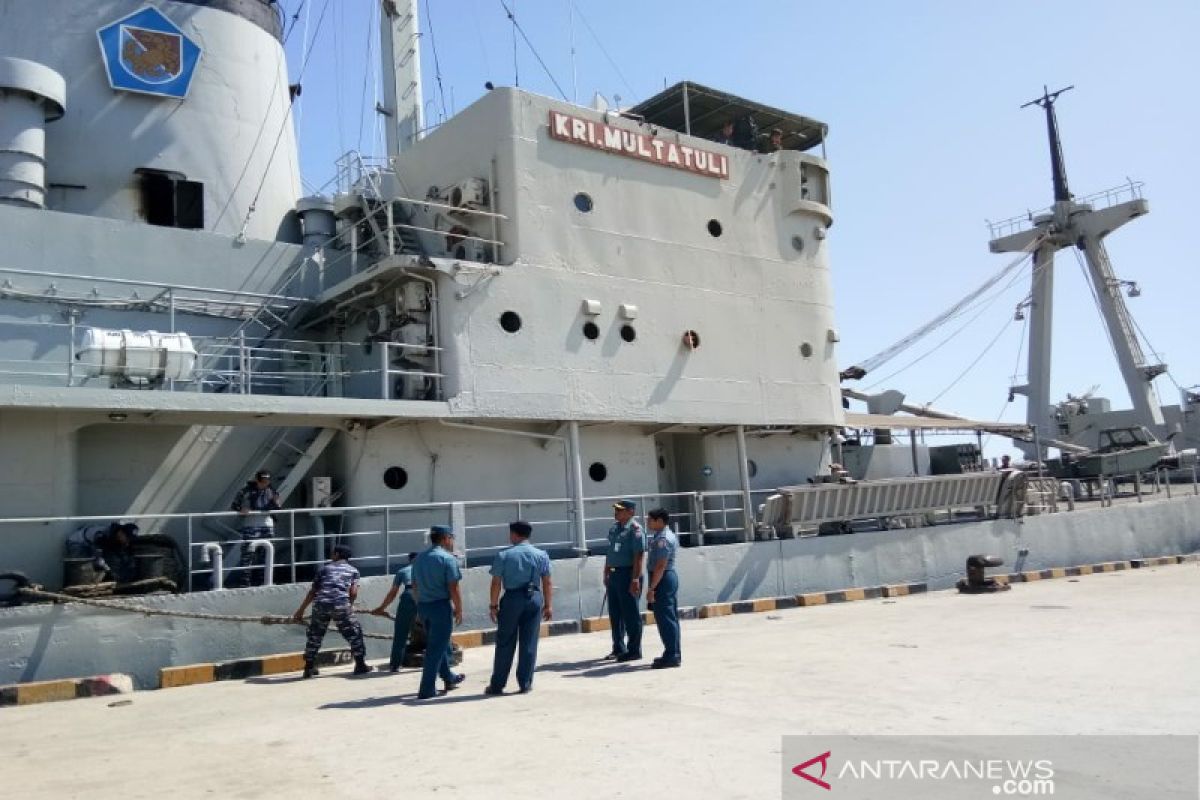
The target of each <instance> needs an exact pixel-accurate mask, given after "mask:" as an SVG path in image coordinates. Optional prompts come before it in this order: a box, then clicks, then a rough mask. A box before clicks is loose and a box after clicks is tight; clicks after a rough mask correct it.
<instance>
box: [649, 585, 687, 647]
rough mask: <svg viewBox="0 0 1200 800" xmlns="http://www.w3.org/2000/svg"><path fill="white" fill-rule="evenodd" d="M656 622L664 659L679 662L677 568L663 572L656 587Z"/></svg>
mask: <svg viewBox="0 0 1200 800" xmlns="http://www.w3.org/2000/svg"><path fill="white" fill-rule="evenodd" d="M654 624H655V625H657V626H658V635H659V637H661V638H662V643H663V656H662V657H663V660H664V661H674V662H675V663H679V662H681V661H682V660H683V656H682V655H681V654H680V650H679V576H678V575H676V574H675V570H673V569H668V570H667V571H666V572H664V573H663V576H662V579H660V580H659V582H658V586H657V587H655V589H654Z"/></svg>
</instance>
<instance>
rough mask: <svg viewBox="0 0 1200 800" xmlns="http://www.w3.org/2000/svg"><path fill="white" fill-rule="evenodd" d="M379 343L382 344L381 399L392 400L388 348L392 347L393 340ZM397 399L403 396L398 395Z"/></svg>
mask: <svg viewBox="0 0 1200 800" xmlns="http://www.w3.org/2000/svg"><path fill="white" fill-rule="evenodd" d="M379 344H380V345H382V346H381V347H380V348H379V393H380V394H379V398H380V399H381V400H390V399H391V392H390V391H389V388H390V387H389V386H388V378H389V377H390V376H389V375H388V368H389V366H390V365H389V362H388V348H390V347H391V342H380V343H379ZM396 399H397V400H399V399H401V398H399V397H397V398H396Z"/></svg>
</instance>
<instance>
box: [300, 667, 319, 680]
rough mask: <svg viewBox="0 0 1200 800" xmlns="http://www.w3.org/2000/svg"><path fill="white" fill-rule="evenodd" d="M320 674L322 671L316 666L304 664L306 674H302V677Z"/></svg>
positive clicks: (312, 676)
mask: <svg viewBox="0 0 1200 800" xmlns="http://www.w3.org/2000/svg"><path fill="white" fill-rule="evenodd" d="M320 674H321V672H320V671H319V670H318V669H317V668H316V667H315V666H313V665H312V664H305V665H304V675H302V676H301V677H303V678H314V677H316V676H317V675H320Z"/></svg>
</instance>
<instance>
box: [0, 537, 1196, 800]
mask: <svg viewBox="0 0 1200 800" xmlns="http://www.w3.org/2000/svg"><path fill="white" fill-rule="evenodd" d="M1197 631H1200V563H1197V562H1195V561H1189V562H1186V563H1184V564H1181V565H1177V566H1165V567H1148V568H1143V569H1138V570H1132V571H1123V572H1113V573H1106V574H1102V575H1090V576H1084V577H1080V578H1077V579H1071V578H1068V579H1060V580H1052V581H1040V582H1036V583H1028V584H1018V585H1016V586H1015V587H1014V588H1013V590H1012V591H1010V592H1005V593H1002V594H997V595H975V596H967V595H958V594H956V593H953V592H935V593H931V594H927V595H918V596H914V597H903V598H897V599H894V600H886V599H880V600H867V601H861V602H857V603H848V604H844V605H834V606H820V607H815V608H797V609H790V610H786V611H777V612H770V613H763V614H748V615H740V616H736V617H725V618H721V619H710V620H698V621H695V622H685V623H684V628H683V657H684V666H683V668H682V669H678V670H661V671H651V670H649V669H648V666H649V665H648V663H646V662H638V663H636V664H631V665H624V664H623V665H614V664H611V663H609V662H603V661H599V660H598V659H599V657H601V656H603V655H604V653H606V652H607V651H608V647H609V638H608V634H606V633H598V634H591V635H577V636H565V637H561V638H554V639H549V640H544V641H543V642H542V649H541V657H540V666H539V671H538V673H537V676H536V679H535V685H534V691H533V693H532V694H529V695H512V696H506V697H502V698H488V697H485V696H484V695H483V694H482V689H483V686H484V684H485V682H486V680H487V674H488V671H489V669H490V666H491V655H492V650H491V648H489V647H485V648H478V649H472V650H468V651H467V652H466V658H465V662H464V665H463V669H464V670H465V671H466V673H467V675H468V678H467V681H466V684H465V685H464V687H463V688H462V689H460V690H459V691H457V692H454V693H453V694H451V695H449V696H446V697H442V698H439V699H436V700H433V701H427V702H424V703H419V702H418V701H416V700H415V699H414V695H415V691H416V687H417V681H418V677H419V676H418V674H417V673H416V672H415V671H413V670H405V671H403V672H402V673H400V674H399V675H390V674H373V675H371V676H367V677H363V678H351V677H349V676H348V674H347V673H346V671H345V669H334V670H328V671H326V672H325V673H324V674H322V676H321V677H320V678H318V679H315V680H310V681H299V680H297V679H296V677H294V676H271V677H262V678H254V679H250V680H247V681H244V682H228V683H217V684H209V685H205V686H194V687H187V688H178V689H168V690H162V691H155V692H138V693H135V694H133V695H132V696H130V697H131V698H132V700H133V702H132V704H130V705H121V706H115V707H114V706H110V703H111V702H112V700H111V698H94V699H85V700H75V701H71V702H66V703H55V704H50V705H43V706H28V707H20V708H12V709H6V710H4V711H3V712H2V713H0V717H3V719H4V722H5V724H4V725H3V726H0V752H4V753H6V754H7V755H8V756H9V758H8V760H7V766H6V769H5V780H6V785H7V787H8V789H9V791H10V792H11V794H12V795H13V796H20V797H23V798H27V800H37V798H60V797H68V796H73V795H74V793H75V792H77V791H79V790H80V789H81V788H82V787H84V786H85V785H86V791H87V794H88V796H89V797H100V798H108V797H121V798H142V797H145V798H161V797H163V796H165V794H167V793H169V794H170V795H171V796H173V797H183V798H191V797H268V796H276V797H279V796H292V797H323V798H341V797H347V798H349V797H369V796H384V795H385V794H403V795H405V796H409V795H411V796H420V797H432V796H443V795H444V796H446V797H454V798H495V797H537V798H541V797H571V798H590V797H624V798H650V797H721V798H764V797H778V796H779V791H780V786H779V759H780V744H781V738H780V737H782V736H783V735H786V734H808V733H818V734H839V733H853V734H868V733H876V734H883V733H895V734H941V735H953V734H1020V733H1030V734H1032V733H1038V734H1053V733H1063V734H1080V733H1097V734H1115V733H1175V734H1195V733H1196V732H1197V728H1198V723H1197V721H1198V720H1200V677H1198V675H1197V672H1196V670H1195V664H1196V663H1197V662H1198V660H1200V637H1198V636H1197V635H1196V632H1197ZM330 636H331V638H330V639H329V640H328V643H329V644H330V645H331V646H340V643H339V642H338V640H337V637H336V634H335V633H332V632H331V634H330ZM656 646H657V636H656V635H655V633H654V631H653V630H652V629H650V630H647V655H652V654H654V652H655V651H654V647H656ZM108 743H113V746H110V745H109V744H108ZM68 764H69V766H70V768H69V769H67V768H64V765H68ZM1124 796H1133V795H1124Z"/></svg>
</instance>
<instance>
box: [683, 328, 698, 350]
mask: <svg viewBox="0 0 1200 800" xmlns="http://www.w3.org/2000/svg"><path fill="white" fill-rule="evenodd" d="M683 346H684V347H686V348H687V349H688V350H695V349H696V348H698V347H699V346H700V334H698V333H696V332H695V331H684V332H683Z"/></svg>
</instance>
